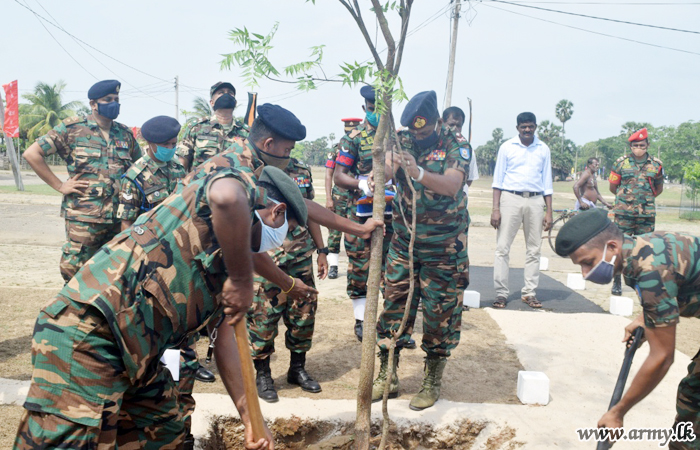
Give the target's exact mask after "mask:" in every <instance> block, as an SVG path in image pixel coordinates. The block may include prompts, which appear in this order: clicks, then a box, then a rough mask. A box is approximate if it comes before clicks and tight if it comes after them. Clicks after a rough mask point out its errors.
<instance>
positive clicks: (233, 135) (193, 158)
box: [176, 116, 248, 172]
mask: <svg viewBox="0 0 700 450" xmlns="http://www.w3.org/2000/svg"><path fill="white" fill-rule="evenodd" d="M230 126H231V129H230V130H229V131H226V128H228V127H226V126H225V125H222V124H220V123H219V122H218V121H217V120H216V116H211V117H202V118H201V119H198V120H195V121H194V122H191V123H190V124H189V125H187V127H186V128H185V132H184V134H183V135H182V140H180V142H178V144H177V151H176V155H177V156H179V157H180V158H183V159H184V160H185V161H186V167H188V169H189V171H190V172H191V171H193V170H194V169H196V168H197V166H199V165H200V164H202V163H203V162H204V161H206V160H207V159H209V158H211V157H212V156H214V155H218V154H219V153H222V152H225V151H227V150H229V149H230V148H231V146H232V145H234V143H237V141H240V140H241V139H245V138H247V137H248V127H247V126H246V125H244V124H243V123H241V122H239V121H238V120H236V119H233V123H232V125H230Z"/></svg>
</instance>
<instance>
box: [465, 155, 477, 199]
mask: <svg viewBox="0 0 700 450" xmlns="http://www.w3.org/2000/svg"><path fill="white" fill-rule="evenodd" d="M478 179H479V166H478V165H477V164H476V151H475V150H472V159H471V160H470V161H469V174H468V175H467V181H475V180H478ZM464 193H465V194H467V195H469V185H468V184H467V183H464Z"/></svg>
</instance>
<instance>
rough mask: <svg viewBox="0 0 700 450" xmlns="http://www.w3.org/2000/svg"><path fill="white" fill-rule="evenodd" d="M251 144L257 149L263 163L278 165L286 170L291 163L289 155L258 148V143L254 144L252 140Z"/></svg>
mask: <svg viewBox="0 0 700 450" xmlns="http://www.w3.org/2000/svg"><path fill="white" fill-rule="evenodd" d="M250 145H251V146H252V147H253V148H254V149H255V151H256V152H257V153H258V157H259V158H260V159H261V160H262V162H263V163H265V165H266V166H273V167H277V168H278V169H280V170H284V169H286V168H287V166H288V165H289V160H290V157H289V156H277V155H273V154H272V153H268V152H266V151H263V150H261V149H260V148H258V146H257V145H255V144H253V143H252V142H251V143H250Z"/></svg>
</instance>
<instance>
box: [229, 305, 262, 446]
mask: <svg viewBox="0 0 700 450" xmlns="http://www.w3.org/2000/svg"><path fill="white" fill-rule="evenodd" d="M233 328H234V330H235V332H236V344H237V345H238V354H239V355H240V359H241V372H242V375H243V387H244V388H245V397H246V402H247V404H248V415H249V416H250V423H251V425H252V427H253V437H254V438H255V440H256V441H258V440H260V439H265V423H264V422H263V417H262V412H261V411H260V401H259V400H258V390H257V388H256V387H255V368H254V367H253V358H251V357H250V345H249V344H248V329H247V327H246V319H245V317H244V318H243V319H242V320H240V321H238V322H237V323H236V324H235V325H234V326H233Z"/></svg>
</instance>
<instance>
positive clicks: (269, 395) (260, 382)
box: [253, 357, 279, 403]
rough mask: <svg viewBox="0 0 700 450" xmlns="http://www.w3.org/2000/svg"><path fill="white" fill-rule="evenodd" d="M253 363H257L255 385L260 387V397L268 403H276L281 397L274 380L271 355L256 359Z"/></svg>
mask: <svg viewBox="0 0 700 450" xmlns="http://www.w3.org/2000/svg"><path fill="white" fill-rule="evenodd" d="M253 364H255V386H257V388H258V397H260V398H261V399H263V400H265V401H266V402H268V403H275V402H276V401H278V400H279V397H278V396H277V391H275V382H274V381H273V380H272V371H270V357H267V358H265V359H254V360H253Z"/></svg>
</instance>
